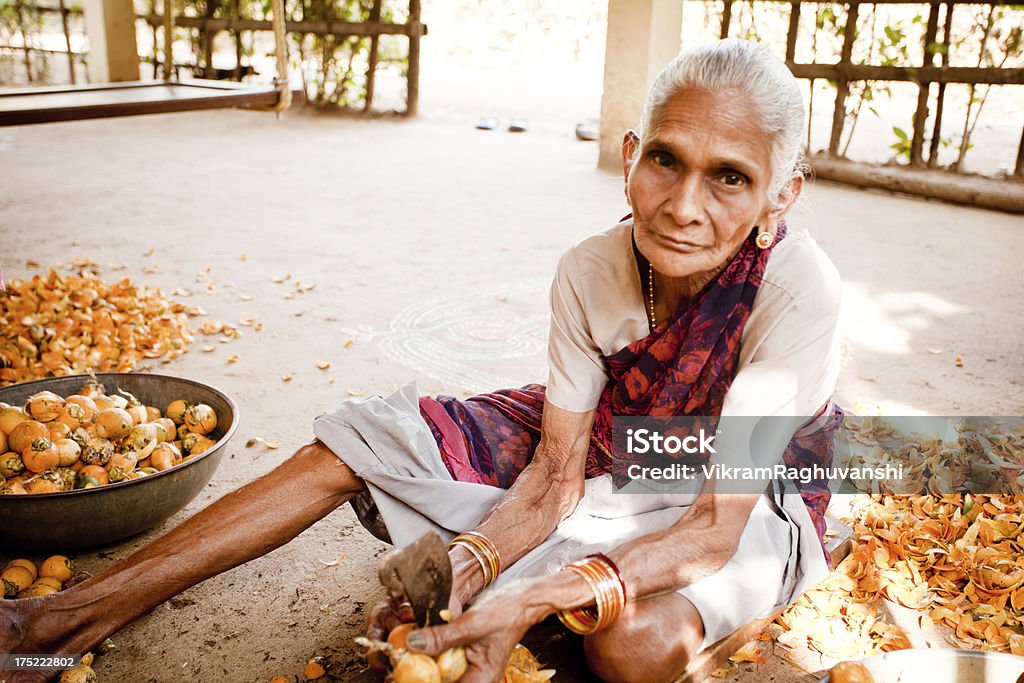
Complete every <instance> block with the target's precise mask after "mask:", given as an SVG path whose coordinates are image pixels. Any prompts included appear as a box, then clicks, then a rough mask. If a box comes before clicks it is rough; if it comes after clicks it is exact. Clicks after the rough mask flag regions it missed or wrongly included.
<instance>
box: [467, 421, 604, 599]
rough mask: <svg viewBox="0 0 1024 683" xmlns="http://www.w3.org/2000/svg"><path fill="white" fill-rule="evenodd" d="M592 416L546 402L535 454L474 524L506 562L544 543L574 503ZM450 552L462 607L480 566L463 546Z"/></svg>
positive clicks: (479, 584) (478, 584)
mask: <svg viewBox="0 0 1024 683" xmlns="http://www.w3.org/2000/svg"><path fill="white" fill-rule="evenodd" d="M593 421H594V412H593V411H589V412H586V413H575V412H571V411H568V410H563V409H562V408H559V407H557V406H554V405H552V404H550V403H545V405H544V413H543V418H542V425H541V438H540V442H539V443H538V445H537V449H536V451H535V453H534V456H533V459H532V460H531V461H530V464H529V465H527V466H526V468H525V469H524V470H523V471H522V473H520V475H519V476H518V477H517V478H516V480H515V482H514V483H513V484H512V486H511V487H510V488H509V490H508V491H507V492H506V493H505V495H504V496H502V498H501V500H500V501H498V504H497V505H495V506H494V508H493V509H492V510H491V511H490V512H489V513H487V514H486V515H485V516H484V518H483V519H482V520H481V521H480V524H479V526H478V527H477V528H476V531H479V532H480V533H482V534H483V535H484V536H486V537H487V538H488V539H490V540H491V542H492V543H494V545H495V546H496V547H497V548H498V552H499V554H500V555H501V561H502V564H503V565H504V566H505V567H508V566H509V565H511V564H512V563H513V562H515V561H516V560H518V559H519V558H520V557H522V556H523V555H525V554H526V553H527V552H529V551H530V550H532V549H533V548H535V547H536V546H538V545H539V544H540V543H541V542H543V541H544V540H545V539H546V538H547V537H548V536H550V535H551V532H552V531H554V530H555V527H556V526H558V523H559V522H561V521H562V520H563V519H565V518H566V517H567V516H568V515H569V514H570V513H571V512H572V511H573V510H574V509H575V508H576V504H577V503H579V501H580V498H581V497H582V496H583V481H584V465H585V462H586V457H587V449H588V448H589V445H590V429H591V426H592V425H593ZM449 553H450V557H451V560H452V570H453V597H454V598H455V599H456V601H457V603H458V605H459V606H461V605H462V604H464V603H465V602H466V601H467V600H469V599H470V598H471V597H473V596H474V595H476V594H477V593H478V592H480V590H481V589H482V588H483V579H484V575H483V569H482V568H481V567H480V563H479V562H478V561H477V560H476V558H474V557H473V556H472V555H471V554H470V553H469V551H468V550H466V549H465V548H463V547H461V546H455V547H454V548H452V549H451V550H450V551H449Z"/></svg>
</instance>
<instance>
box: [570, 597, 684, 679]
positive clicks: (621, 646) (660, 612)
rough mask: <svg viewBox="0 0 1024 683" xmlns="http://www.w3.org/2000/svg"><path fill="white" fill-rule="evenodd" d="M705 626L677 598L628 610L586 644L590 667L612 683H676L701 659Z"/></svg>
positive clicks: (655, 600)
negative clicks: (700, 651)
mask: <svg viewBox="0 0 1024 683" xmlns="http://www.w3.org/2000/svg"><path fill="white" fill-rule="evenodd" d="M703 639H704V622H703V621H701V618H700V613H699V612H698V611H697V608H696V607H694V606H693V603H692V602H690V601H689V600H687V599H686V598H685V597H683V596H682V595H679V594H678V593H669V594H667V595H659V596H658V597H655V598H648V599H645V600H637V601H635V602H630V603H628V604H627V605H626V609H625V610H623V612H622V615H621V616H620V617H619V619H618V620H617V621H616V622H615V623H614V624H613V625H612V626H611V627H609V628H608V629H606V630H604V631H600V632H599V633H595V634H594V635H592V636H587V637H586V638H584V639H583V649H584V652H585V653H586V657H587V666H588V667H590V670H591V671H593V672H594V673H595V674H597V675H598V676H599V677H600V678H601V680H603V681H606V682H607V683H633V682H634V681H637V682H640V681H643V682H644V683H651V682H652V681H665V682H666V683H668V682H669V681H674V680H675V679H676V678H678V677H679V675H680V674H681V673H683V671H684V670H685V669H686V666H687V664H689V662H690V660H691V659H693V657H694V656H695V655H696V654H697V648H699V647H700V643H701V641H702V640H703Z"/></svg>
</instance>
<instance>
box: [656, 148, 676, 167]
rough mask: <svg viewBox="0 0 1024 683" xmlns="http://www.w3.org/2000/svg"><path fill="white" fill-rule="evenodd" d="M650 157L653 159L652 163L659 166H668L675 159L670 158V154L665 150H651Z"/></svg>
mask: <svg viewBox="0 0 1024 683" xmlns="http://www.w3.org/2000/svg"><path fill="white" fill-rule="evenodd" d="M651 159H653V160H654V163H656V164H658V166H661V167H663V168H670V167H671V166H672V164H673V163H674V162H675V159H673V158H672V155H671V154H666V153H665V152H658V151H654V152H651Z"/></svg>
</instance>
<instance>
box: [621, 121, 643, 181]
mask: <svg viewBox="0 0 1024 683" xmlns="http://www.w3.org/2000/svg"><path fill="white" fill-rule="evenodd" d="M639 148H640V136H638V135H637V134H636V131H635V130H632V129H630V130H627V131H626V134H625V135H624V136H622V178H623V179H624V180H627V181H628V180H629V169H631V168H632V167H633V159H634V158H635V157H636V151H637V150H638V149H639Z"/></svg>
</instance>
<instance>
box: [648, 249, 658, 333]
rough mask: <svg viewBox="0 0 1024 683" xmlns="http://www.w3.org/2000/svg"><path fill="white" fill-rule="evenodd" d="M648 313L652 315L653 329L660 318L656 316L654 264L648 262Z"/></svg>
mask: <svg viewBox="0 0 1024 683" xmlns="http://www.w3.org/2000/svg"><path fill="white" fill-rule="evenodd" d="M647 314H648V315H649V316H650V317H651V329H652V330H653V329H654V328H655V327H657V326H658V319H657V318H656V317H655V316H654V266H653V265H651V263H650V262H648V263H647Z"/></svg>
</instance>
